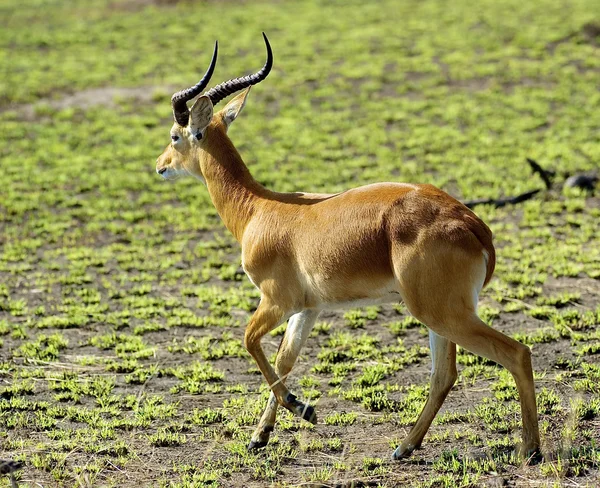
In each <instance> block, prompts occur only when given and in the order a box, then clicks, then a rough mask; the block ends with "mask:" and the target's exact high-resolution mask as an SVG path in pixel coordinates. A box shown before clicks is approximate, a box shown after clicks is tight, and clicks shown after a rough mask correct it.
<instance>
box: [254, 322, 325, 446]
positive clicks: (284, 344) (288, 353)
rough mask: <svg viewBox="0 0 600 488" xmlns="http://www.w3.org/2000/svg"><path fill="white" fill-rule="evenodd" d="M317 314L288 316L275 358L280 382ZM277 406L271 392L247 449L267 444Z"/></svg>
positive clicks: (302, 344)
mask: <svg viewBox="0 0 600 488" xmlns="http://www.w3.org/2000/svg"><path fill="white" fill-rule="evenodd" d="M318 316H319V312H318V311H315V310H303V311H302V312H300V313H297V314H296V315H293V316H292V317H291V318H290V320H289V322H288V326H287V329H286V331H285V335H284V336H283V339H282V340H281V345H280V346H279V351H277V359H276V360H275V371H276V372H277V375H278V376H279V378H281V381H282V382H285V379H286V377H287V375H288V374H289V372H290V371H291V370H292V368H293V367H294V363H295V362H296V359H297V358H298V354H300V350H301V349H302V346H304V344H305V343H306V340H307V339H308V336H309V335H310V332H311V331H312V328H313V326H314V325H315V321H316V320H317V317H318ZM278 406H279V405H278V403H277V398H276V397H275V394H274V393H272V392H271V395H270V396H269V401H268V403H267V408H265V412H264V413H263V415H262V417H261V419H260V422H259V424H258V427H257V428H256V430H255V431H254V434H252V440H251V441H250V444H249V445H248V449H259V448H261V447H264V446H266V445H267V443H268V442H269V436H270V435H271V432H273V429H274V427H275V419H276V417H277V407H278Z"/></svg>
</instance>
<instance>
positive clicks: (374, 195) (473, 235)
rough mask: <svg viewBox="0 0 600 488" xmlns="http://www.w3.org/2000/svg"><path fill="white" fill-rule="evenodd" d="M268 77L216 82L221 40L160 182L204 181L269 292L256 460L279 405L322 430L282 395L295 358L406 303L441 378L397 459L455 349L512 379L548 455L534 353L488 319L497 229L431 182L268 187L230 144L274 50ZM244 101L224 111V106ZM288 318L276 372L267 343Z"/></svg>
mask: <svg viewBox="0 0 600 488" xmlns="http://www.w3.org/2000/svg"><path fill="white" fill-rule="evenodd" d="M263 37H264V41H265V44H266V49H267V61H266V63H265V64H264V66H263V67H262V69H260V70H259V71H258V72H256V73H254V74H252V75H249V76H245V77H241V78H234V79H231V80H229V81H226V82H223V83H221V84H219V85H217V86H215V87H214V88H212V89H210V90H208V91H206V92H205V93H204V94H203V95H201V96H199V97H198V98H197V99H196V100H195V102H194V103H193V105H192V107H191V109H188V106H187V102H188V101H191V100H192V99H194V98H195V97H197V96H198V95H200V93H201V92H202V91H203V90H204V88H205V87H206V86H207V85H208V83H209V81H210V78H211V75H212V73H213V70H214V68H215V65H216V60H217V52H218V43H215V47H214V52H213V56H212V60H211V63H210V65H209V68H208V69H207V71H206V73H205V74H204V76H203V77H202V79H201V80H200V81H199V82H198V83H197V84H196V85H194V86H192V87H191V88H188V89H185V90H182V91H179V92H177V93H175V94H174V95H173V97H172V99H171V105H172V108H173V116H174V119H175V122H174V124H173V127H172V128H171V143H170V144H169V145H168V146H167V148H166V149H165V150H164V152H163V153H162V154H161V155H160V157H159V158H158V160H157V163H156V172H157V173H158V174H159V175H161V176H162V177H163V178H165V179H174V178H177V177H179V176H183V175H191V176H194V177H196V178H197V179H199V180H200V181H202V182H203V183H204V184H205V185H206V187H207V189H208V193H209V195H210V198H211V200H212V202H213V204H214V206H215V207H216V210H217V212H218V213H219V215H220V217H221V219H222V220H223V223H224V224H225V226H226V227H227V229H229V231H230V232H231V233H232V234H233V236H234V237H235V238H236V240H237V241H238V242H239V243H240V245H241V250H242V266H243V269H244V271H245V273H246V274H247V276H248V278H249V279H250V281H251V282H252V283H253V284H254V285H255V286H256V287H257V288H258V289H259V290H260V296H261V298H260V302H259V304H258V307H257V308H256V311H255V312H254V314H253V315H252V317H251V319H250V321H249V323H248V325H247V327H246V330H245V335H244V346H245V347H246V349H247V350H248V352H249V353H250V355H251V356H252V358H253V359H254V361H255V362H256V364H257V365H258V367H259V369H260V371H261V372H262V374H263V376H264V377H265V379H266V381H267V383H268V384H269V387H270V389H271V394H270V398H269V401H268V403H267V407H266V409H265V411H264V413H263V415H262V417H261V419H260V422H259V424H258V426H257V428H256V430H255V431H254V433H253V435H252V438H251V441H250V444H249V446H248V449H250V450H252V449H258V448H262V447H264V446H266V445H267V443H268V441H269V436H270V434H271V432H272V431H273V429H274V425H275V419H276V413H277V408H278V406H279V405H282V406H283V407H285V408H286V409H288V410H289V411H291V412H292V413H293V414H294V415H296V416H299V417H301V418H302V419H304V420H307V421H308V422H312V423H313V424H314V423H316V421H317V417H316V414H315V410H314V408H313V407H312V406H310V405H308V404H305V403H303V402H301V401H300V400H298V398H296V396H295V395H293V394H292V393H291V392H290V391H289V390H288V388H287V387H286V386H285V379H286V378H287V376H288V374H289V373H290V371H291V369H292V367H293V365H294V363H295V361H296V358H297V357H298V354H299V353H300V350H301V348H302V346H303V345H304V343H305V342H306V340H307V338H308V336H309V334H310V332H311V329H312V327H313V325H314V324H315V321H316V319H317V317H318V316H319V313H320V312H321V311H322V310H324V309H335V308H340V307H356V306H362V305H366V304H374V303H375V304H380V303H386V302H398V301H402V302H403V303H404V304H405V306H406V308H407V309H408V311H409V312H410V313H411V314H412V315H413V316H414V317H416V318H417V319H418V320H419V321H420V322H422V323H423V324H425V325H426V326H427V327H428V329H429V344H430V348H431V357H432V363H433V364H432V370H431V388H430V392H429V396H428V399H427V402H426V404H425V406H424V407H423V409H422V411H421V413H420V415H419V417H418V419H417V421H416V423H415V425H414V426H413V427H412V429H411V430H410V432H409V433H408V435H407V436H406V438H405V439H404V440H403V442H402V443H401V444H400V446H399V447H398V448H397V449H396V450H395V451H394V453H393V455H392V458H393V459H401V458H405V457H408V456H410V454H411V453H412V452H413V450H414V449H416V448H419V447H420V446H421V443H422V441H423V438H424V436H425V434H426V432H427V430H428V429H429V427H430V425H431V422H432V421H433V419H434V417H435V415H436V414H437V412H438V410H439V409H440V407H441V406H442V403H443V402H444V400H445V398H446V396H447V394H448V392H449V391H450V389H451V388H452V386H453V385H454V383H455V381H456V379H457V370H456V345H457V344H458V345H459V346H461V347H462V348H464V349H466V350H468V351H471V352H473V353H474V354H477V355H479V356H483V357H485V358H488V359H490V360H492V361H494V362H496V363H499V364H500V365H502V366H504V367H505V368H506V369H508V370H509V371H510V372H511V373H512V375H513V377H514V379H515V382H516V385H517V389H518V393H519V398H520V404H521V414H522V421H523V433H522V436H523V437H522V443H521V445H520V450H521V453H522V454H524V455H526V456H528V455H530V454H532V453H535V452H536V451H537V450H538V449H539V446H540V438H539V431H538V420H537V408H536V397H535V386H534V381H533V372H532V364H531V353H530V349H529V348H528V347H527V346H525V345H523V344H521V343H519V342H517V341H515V340H513V339H512V338H510V337H508V336H506V335H504V334H502V333H501V332H499V331H497V330H495V329H493V328H492V327H489V326H488V325H487V324H486V323H484V322H483V321H482V320H481V319H480V318H479V317H478V316H477V302H478V297H479V293H480V292H481V290H482V288H483V287H484V286H485V285H486V284H487V283H488V282H489V281H490V279H491V278H492V273H493V272H494V266H495V250H494V245H493V243H492V233H491V231H490V229H489V228H488V227H487V225H486V224H485V223H484V222H483V221H482V220H480V219H479V218H478V217H477V216H476V215H475V214H474V213H473V212H472V211H471V210H470V209H468V208H467V207H465V206H464V205H463V204H462V203H460V202H459V201H458V200H455V199H454V198H453V197H451V196H450V195H448V194H447V193H445V192H443V191H442V190H439V189H438V188H436V187H434V186H432V185H429V184H410V183H377V184H370V185H366V186H361V187H358V188H354V189H351V190H347V191H344V192H342V193H337V194H317V193H303V192H298V193H278V192H275V191H271V190H269V189H267V188H265V187H264V186H262V185H261V184H260V183H258V182H257V181H256V180H255V179H254V178H253V177H252V175H251V174H250V171H249V170H248V168H247V167H246V165H245V164H244V161H243V160H242V158H241V156H240V154H239V153H238V151H237V150H236V148H235V146H234V145H233V143H232V142H231V140H230V138H229V137H228V135H227V130H228V128H229V126H230V125H231V123H232V122H233V121H234V120H236V119H237V117H238V115H239V114H240V112H241V111H242V109H243V108H244V106H245V104H246V99H247V97H248V93H249V91H250V88H251V86H253V85H256V84H257V83H260V82H261V81H263V80H264V79H265V78H266V77H267V76H268V74H269V72H270V71H271V68H272V65H273V53H272V50H271V46H270V44H269V41H268V39H267V37H266V35H265V34H264V33H263ZM240 90H244V91H243V92H241V93H240V94H238V95H237V96H236V97H235V98H233V99H232V100H231V101H230V102H229V103H227V105H225V107H224V108H223V109H222V110H220V111H218V112H216V113H215V112H214V106H215V105H217V104H218V103H219V102H220V101H221V100H223V99H224V98H226V97H227V96H229V95H231V94H233V93H235V92H238V91H240ZM285 321H288V324H287V329H286V331H285V334H284V337H283V339H282V341H281V345H280V347H279V350H278V353H277V357H276V360H275V367H274V368H273V366H272V365H271V364H270V362H269V361H268V359H267V357H266V356H265V353H264V351H263V349H262V347H261V338H262V337H263V336H264V335H265V334H266V333H268V332H269V331H271V330H273V329H274V328H275V327H277V326H279V325H280V324H282V323H284V322H285Z"/></svg>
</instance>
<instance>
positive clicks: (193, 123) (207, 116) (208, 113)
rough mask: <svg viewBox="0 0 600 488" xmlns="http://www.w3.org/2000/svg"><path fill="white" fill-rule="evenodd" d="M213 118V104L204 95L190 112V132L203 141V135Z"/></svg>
mask: <svg viewBox="0 0 600 488" xmlns="http://www.w3.org/2000/svg"><path fill="white" fill-rule="evenodd" d="M212 116H213V104H212V102H211V101H210V98H208V97H206V96H204V95H202V96H201V97H199V98H198V100H196V102H195V103H194V105H193V106H192V109H191V110H190V122H189V126H190V132H191V133H192V134H193V135H194V136H195V137H196V139H202V134H203V132H204V129H206V126H207V125H208V124H210V120H211V119H212Z"/></svg>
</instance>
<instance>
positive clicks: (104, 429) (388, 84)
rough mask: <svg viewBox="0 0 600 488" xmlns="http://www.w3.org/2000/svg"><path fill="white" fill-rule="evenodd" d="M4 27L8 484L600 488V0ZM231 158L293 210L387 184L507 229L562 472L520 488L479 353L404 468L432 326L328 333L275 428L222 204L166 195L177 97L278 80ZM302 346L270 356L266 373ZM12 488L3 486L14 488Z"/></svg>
mask: <svg viewBox="0 0 600 488" xmlns="http://www.w3.org/2000/svg"><path fill="white" fill-rule="evenodd" d="M0 16H1V17H2V19H3V20H4V22H3V28H2V29H0V49H1V50H0V65H1V66H2V78H1V81H0V124H1V126H2V142H3V144H2V145H1V148H0V168H1V169H2V178H3V181H2V189H1V190H0V458H2V459H4V458H12V459H15V460H20V461H23V462H24V463H25V467H24V469H23V470H22V471H21V472H20V473H19V476H20V486H23V487H29V486H31V487H33V486H38V485H44V486H65V487H71V486H119V487H126V486H134V485H135V486H161V487H165V488H167V487H168V488H175V487H181V488H184V487H221V486H223V487H230V486H270V485H273V486H282V487H283V486H298V485H302V486H307V485H310V486H367V485H368V486H381V487H384V486H385V487H392V486H419V487H455V486H478V485H488V486H492V485H493V484H494V483H496V484H498V486H500V485H501V484H503V483H505V484H507V485H511V486H512V485H515V486H523V485H526V484H531V486H562V485H563V482H565V480H566V479H567V478H568V479H569V483H570V484H572V485H573V486H575V485H577V486H590V487H591V486H597V485H598V484H599V483H600V448H599V447H598V428H597V426H598V418H599V416H600V386H599V385H600V366H599V365H598V358H599V357H600V327H599V326H600V305H599V301H600V300H599V297H600V282H599V281H598V280H599V279H600V245H599V241H598V235H599V234H598V222H599V221H600V204H599V200H598V196H597V195H596V196H594V195H592V194H590V193H586V192H583V191H579V190H573V189H569V190H561V189H560V183H561V182H562V181H563V180H564V179H565V177H566V176H567V175H568V174H572V173H574V172H582V171H588V170H593V169H595V168H596V169H597V168H598V164H599V161H600V142H599V139H598V133H599V127H598V115H597V112H598V106H599V105H600V92H599V91H598V80H599V79H600V51H599V50H600V36H599V32H600V3H599V2H598V0H574V1H566V0H559V1H556V0H540V1H537V2H529V3H527V2H518V1H516V0H509V1H503V2H493V1H491V0H484V1H482V2H477V3H473V2H468V1H465V0H459V1H458V2H452V4H451V5H450V4H448V2H444V1H441V0H433V1H428V2H417V1H412V0H411V1H406V2H397V1H393V0H381V1H378V2H364V1H362V0H361V1H358V0H345V1H343V2H342V1H341V0H340V1H337V0H336V1H328V2H326V1H324V0H302V1H289V0H282V1H277V2H275V1H273V2H269V1H262V0H259V1H256V2H243V1H241V0H232V1H214V2H213V1H205V2H196V3H192V2H184V1H181V2H178V1H176V0H73V1H69V2H58V1H54V0H21V1H16V0H4V1H3V2H2V5H1V6H0ZM261 31H265V32H267V34H268V35H269V38H270V40H271V43H272V45H273V49H274V53H275V67H274V70H273V72H272V73H271V75H270V76H269V78H268V79H267V80H266V81H265V82H264V83H263V84H261V85H259V86H258V87H256V88H255V89H253V90H252V93H251V95H250V98H249V101H248V107H247V108H246V110H245V111H244V114H243V115H242V117H241V118H240V120H239V122H238V123H236V124H235V126H234V127H233V128H232V130H231V137H232V139H233V141H234V142H235V144H236V146H237V147H238V149H239V150H240V152H241V154H242V155H243V157H244V159H245V161H246V162H247V163H248V166H249V167H250V169H251V170H252V172H253V174H254V175H255V177H256V178H257V179H258V180H259V181H261V182H262V183H264V184H265V185H267V186H269V187H271V188H273V189H277V190H280V191H296V190H312V191H319V192H336V191H341V190H344V189H346V188H349V187H352V186H357V185H360V184H365V183H371V182H375V181H386V180H391V181H408V182H427V183H432V184H435V185H437V186H439V187H441V188H443V189H445V190H446V191H448V192H449V193H451V194H452V195H454V196H456V197H457V198H461V199H475V198H487V197H498V196H507V195H515V194H518V193H521V192H524V191H527V190H531V189H534V188H541V187H542V186H543V183H542V181H541V180H540V179H539V177H537V176H532V175H531V173H530V169H529V167H528V166H527V164H526V163H525V158H526V157H531V158H533V159H535V160H537V161H538V162H539V163H540V164H541V165H542V166H544V167H545V168H547V169H553V170H555V171H556V173H557V174H556V177H555V179H556V182H557V186H556V189H554V190H553V191H551V192H541V193H540V194H538V195H537V196H536V197H535V198H534V199H532V200H529V201H527V202H524V203H522V204H519V205H517V206H512V207H505V208H500V209H495V208H491V207H487V206H481V207H477V209H476V210H477V213H478V214H479V215H480V216H481V217H482V218H484V219H485V220H486V222H488V223H489V224H490V226H491V228H492V230H493V231H494V234H495V242H496V244H497V248H498V262H497V268H496V278H495V279H494V280H493V281H492V282H491V283H490V285H489V286H488V288H487V289H486V290H485V291H484V293H483V295H482V297H481V306H480V314H481V316H482V318H483V319H484V320H485V321H486V322H488V323H489V324H490V325H493V326H494V327H497V328H498V329H500V330H502V331H504V332H506V333H508V334H510V335H512V336H513V337H515V338H517V339H518V340H521V341H522V342H524V343H526V344H528V345H530V346H531V347H532V351H533V358H534V367H535V370H536V379H537V381H538V386H537V393H538V404H539V412H540V422H541V429H542V437H543V449H544V452H545V454H546V460H545V461H544V462H543V463H541V464H538V465H534V466H527V467H523V466H521V464H520V462H519V461H518V459H517V458H516V456H515V455H514V447H515V442H516V439H518V438H519V437H520V411H519V407H518V404H517V402H516V398H517V392H516V388H515V385H514V381H513V380H512V378H511V377H510V375H509V374H508V373H507V372H505V371H503V370H502V369H501V368H499V367H497V366H496V365H494V364H493V363H490V362H489V361H487V360H485V359H481V358H478V357H475V356H473V355H471V354H470V353H468V352H467V351H460V350H459V354H458V362H459V380H458V382H457V385H456V386H455V388H454V390H453V391H452V392H451V393H450V395H449V397H448V400H447V401H446V403H445V405H444V407H443V409H442V411H441V412H440V415H439V416H438V417H437V419H436V421H435V422H434V425H433V426H432V428H431V430H430V433H429V434H428V436H427V437H426V438H425V442H424V444H423V446H422V447H423V449H422V450H419V451H415V453H414V454H413V459H412V460H410V461H406V462H398V463H391V462H389V461H388V459H389V455H390V454H391V451H392V448H393V447H395V446H396V445H397V444H398V443H399V442H400V441H401V439H402V437H403V436H404V435H405V434H406V433H407V432H408V429H409V428H410V426H412V424H413V423H414V421H415V420H416V418H417V416H418V414H419V411H420V408H421V407H422V405H423V404H424V402H425V401H426V397H427V393H428V389H429V388H428V384H427V382H428V379H429V367H430V360H429V359H428V349H427V347H428V340H427V333H426V330H425V328H424V327H423V326H422V325H421V324H419V322H418V321H416V320H415V319H413V318H412V317H410V316H409V315H408V314H407V312H406V310H405V309H404V308H403V307H402V306H398V305H396V306H391V305H390V306H378V307H368V308H366V309H360V310H349V311H345V312H336V313H329V314H327V315H326V316H325V315H324V316H323V317H322V318H321V319H320V320H321V321H320V322H318V324H317V326H316V327H315V331H314V332H313V334H312V337H311V338H310V340H309V344H308V346H307V348H306V350H305V351H303V353H302V355H301V357H300V359H299V361H298V365H297V368H296V369H295V370H294V372H293V373H292V374H291V375H290V377H289V379H288V380H287V381H288V384H289V385H290V389H291V391H292V392H294V393H295V394H297V395H298V396H299V397H300V398H303V399H304V400H310V401H311V402H312V403H313V404H314V405H315V406H316V410H317V413H318V414H319V419H321V421H320V423H319V424H318V425H316V426H312V425H310V424H308V423H306V422H303V421H301V420H298V419H296V418H294V417H292V415H291V414H289V413H288V412H283V411H282V412H280V414H279V418H278V423H277V426H276V429H275V432H274V433H273V434H272V439H271V443H270V444H269V446H268V447H267V448H266V449H264V450H263V451H261V452H254V453H248V452H247V451H246V445H247V443H248V442H249V440H250V436H251V434H252V430H253V428H254V427H255V425H256V424H257V422H258V420H259V418H260V416H261V414H262V411H263V409H264V407H265V405H266V402H267V398H268V393H269V392H268V389H267V387H266V384H265V382H264V380H263V379H262V376H261V375H260V374H257V373H258V370H257V368H256V366H255V364H254V363H253V361H252V360H251V358H250V357H249V355H248V354H247V353H246V351H245V350H244V348H243V346H242V339H243V326H244V324H245V323H246V321H247V320H248V318H249V317H250V314H251V313H252V311H253V310H254V308H255V307H256V305H257V300H258V293H257V291H256V290H255V289H254V287H253V286H252V285H251V284H250V283H249V282H248V280H247V279H246V278H245V277H244V276H243V273H242V272H241V268H240V261H239V247H238V245H237V244H236V243H235V242H234V240H233V238H232V237H231V236H230V235H229V234H228V233H227V232H226V231H225V229H224V228H223V226H222V224H221V223H220V220H219V217H218V215H217V214H216V211H215V210H214V208H213V207H212V205H211V203H210V201H209V198H208V195H207V192H206V190H205V188H204V187H203V186H202V185H199V184H198V183H197V182H195V181H192V180H191V179H190V180H185V179H183V180H181V181H177V182H176V183H166V182H164V181H162V180H161V179H160V178H159V177H157V175H156V174H155V171H154V161H155V160H156V158H157V156H158V155H159V154H160V153H161V151H162V150H163V148H164V146H166V144H167V143H168V141H169V128H170V125H171V123H172V115H171V109H170V104H169V98H170V96H171V94H172V93H173V92H174V91H176V90H179V89H181V88H183V87H186V86H189V85H191V84H192V83H194V82H195V81H197V79H198V78H199V76H200V75H201V73H203V71H204V69H205V68H206V65H207V63H208V61H209V57H210V53H211V50H212V45H213V42H214V40H215V39H216V38H218V39H219V41H220V46H221V48H220V57H219V65H218V66H217V69H216V72H215V74H214V77H213V80H214V82H215V83H217V82H220V81H222V80H224V79H226V78H230V77H234V76H240V75H242V74H246V73H248V72H250V71H251V70H253V69H256V68H258V67H260V65H261V63H262V62H263V56H264V52H263V44H262V40H261V37H260V32H261ZM284 330H285V327H281V328H278V329H277V330H276V331H274V332H273V333H272V334H271V335H267V336H266V338H265V340H264V343H265V348H266V350H267V352H268V354H269V355H270V356H271V357H273V355H274V354H275V352H276V350H277V344H278V342H279V340H280V338H281V335H282V334H283V332H284ZM8 486H10V480H9V479H8V478H6V477H5V478H1V479H0V488H1V487H8Z"/></svg>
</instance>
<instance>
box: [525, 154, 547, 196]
mask: <svg viewBox="0 0 600 488" xmlns="http://www.w3.org/2000/svg"><path fill="white" fill-rule="evenodd" d="M526 159H527V162H528V163H529V166H531V171H533V172H534V173H537V174H538V175H540V177H541V178H542V180H544V184H545V185H546V188H547V189H548V190H550V189H551V188H552V177H553V176H554V171H548V170H545V169H544V168H542V167H541V166H540V165H539V164H538V163H536V162H535V161H534V160H533V159H530V158H526Z"/></svg>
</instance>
